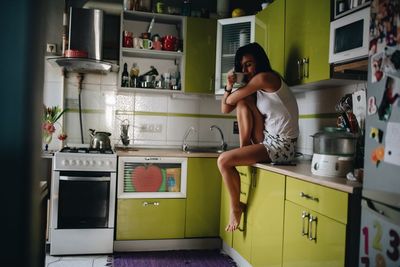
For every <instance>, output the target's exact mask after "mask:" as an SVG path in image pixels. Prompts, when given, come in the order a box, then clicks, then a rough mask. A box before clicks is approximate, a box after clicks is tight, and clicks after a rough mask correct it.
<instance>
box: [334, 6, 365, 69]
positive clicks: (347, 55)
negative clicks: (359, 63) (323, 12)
mask: <svg viewBox="0 0 400 267" xmlns="http://www.w3.org/2000/svg"><path fill="white" fill-rule="evenodd" d="M369 13H370V8H369V7H368V8H364V9H361V10H360V11H357V12H355V13H352V14H350V15H347V16H344V17H342V18H340V19H337V20H334V21H332V22H331V25H330V40H329V63H343V62H347V61H351V60H355V59H360V58H363V57H367V56H368V45H369V17H370V14H369Z"/></svg>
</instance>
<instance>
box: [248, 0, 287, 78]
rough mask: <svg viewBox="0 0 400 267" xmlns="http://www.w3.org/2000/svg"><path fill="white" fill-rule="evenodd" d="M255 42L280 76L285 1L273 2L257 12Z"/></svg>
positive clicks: (283, 52)
mask: <svg viewBox="0 0 400 267" xmlns="http://www.w3.org/2000/svg"><path fill="white" fill-rule="evenodd" d="M255 24H256V27H255V40H256V42H257V43H259V44H260V45H261V46H262V47H263V48H264V50H265V52H266V53H267V55H268V58H269V61H270V63H271V66H272V68H273V69H274V70H275V71H277V72H279V74H281V75H282V76H283V75H284V70H285V60H284V58H285V49H284V43H285V1H279V0H277V1H274V2H272V3H270V4H269V5H268V8H264V9H263V10H262V11H260V12H258V13H257V15H256V21H255Z"/></svg>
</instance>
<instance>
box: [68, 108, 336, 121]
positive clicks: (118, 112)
mask: <svg viewBox="0 0 400 267" xmlns="http://www.w3.org/2000/svg"><path fill="white" fill-rule="evenodd" d="M66 112H71V113H77V112H79V110H78V109H67V110H66ZM82 113H90V114H95V113H98V114H101V113H104V110H101V109H82ZM115 115H142V116H158V117H190V118H209V119H211V118H212V119H235V118H236V116H235V115H214V114H190V113H170V112H151V111H131V110H116V111H115ZM337 116H338V114H337V113H320V114H301V115H299V118H300V119H335V118H337Z"/></svg>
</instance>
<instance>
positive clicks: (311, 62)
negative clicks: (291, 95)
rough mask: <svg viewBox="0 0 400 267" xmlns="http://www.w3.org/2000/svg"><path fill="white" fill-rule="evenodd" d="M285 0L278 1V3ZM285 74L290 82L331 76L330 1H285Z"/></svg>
mask: <svg viewBox="0 0 400 267" xmlns="http://www.w3.org/2000/svg"><path fill="white" fill-rule="evenodd" d="M279 1H283V0H277V1H275V2H279ZM285 1H286V11H285V12H286V13H285V18H286V20H285V67H286V68H285V74H284V77H285V78H286V80H287V82H288V84H289V85H291V86H293V85H301V84H308V83H312V82H316V81H321V80H327V79H330V65H329V62H328V61H329V60H328V58H329V25H330V1H329V0H304V1H298V0H285Z"/></svg>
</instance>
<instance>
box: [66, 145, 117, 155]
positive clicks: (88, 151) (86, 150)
mask: <svg viewBox="0 0 400 267" xmlns="http://www.w3.org/2000/svg"><path fill="white" fill-rule="evenodd" d="M60 152H62V153H80V154H114V151H113V150H112V149H100V148H88V147H67V146H66V147H63V148H62V149H61V150H60Z"/></svg>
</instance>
